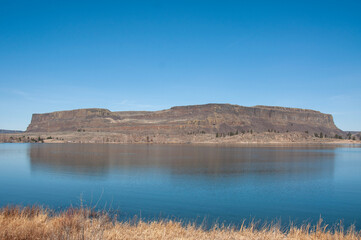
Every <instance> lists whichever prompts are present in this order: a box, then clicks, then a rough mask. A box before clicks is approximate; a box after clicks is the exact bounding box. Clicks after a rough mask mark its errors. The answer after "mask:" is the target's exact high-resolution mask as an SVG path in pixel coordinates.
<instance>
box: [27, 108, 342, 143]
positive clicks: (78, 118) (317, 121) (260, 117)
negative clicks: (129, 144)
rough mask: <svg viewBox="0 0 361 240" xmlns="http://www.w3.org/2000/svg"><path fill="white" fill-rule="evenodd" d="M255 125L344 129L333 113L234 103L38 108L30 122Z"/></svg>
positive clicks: (58, 125) (139, 128)
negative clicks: (111, 108)
mask: <svg viewBox="0 0 361 240" xmlns="http://www.w3.org/2000/svg"><path fill="white" fill-rule="evenodd" d="M250 130H252V131H254V132H267V131H272V132H288V131H289V132H291V131H297V132H305V131H308V132H309V133H321V132H322V133H323V134H327V135H328V136H333V135H335V134H339V135H343V132H342V131H341V130H340V129H338V128H337V127H336V126H335V124H334V122H333V118H332V116H331V115H330V114H324V113H321V112H318V111H314V110H307V109H298V108H286V107H272V106H254V107H243V106H239V105H231V104H205V105H190V106H177V107H172V108H170V109H167V110H161V111H153V112H151V111H126V112H111V111H109V110H107V109H99V108H94V109H78V110H71V111H60V112H53V113H45V114H33V117H32V120H31V123H30V125H29V127H28V128H27V131H28V132H63V131H87V132H89V131H90V132H96V131H101V132H122V133H139V134H145V133H146V134H158V133H159V134H172V135H173V134H175V135H177V134H189V133H229V132H236V131H239V132H242V131H250Z"/></svg>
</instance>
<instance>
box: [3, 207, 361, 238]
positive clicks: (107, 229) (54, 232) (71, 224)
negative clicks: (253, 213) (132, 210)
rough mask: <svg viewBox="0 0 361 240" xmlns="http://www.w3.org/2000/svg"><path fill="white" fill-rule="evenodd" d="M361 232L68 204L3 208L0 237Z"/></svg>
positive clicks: (297, 235)
mask: <svg viewBox="0 0 361 240" xmlns="http://www.w3.org/2000/svg"><path fill="white" fill-rule="evenodd" d="M360 238H361V231H358V230H356V229H355V227H354V226H350V227H349V228H348V229H345V228H344V227H343V226H342V224H338V225H334V227H329V226H328V225H327V224H323V223H322V219H320V220H319V221H318V223H317V224H315V225H311V224H310V223H305V224H303V225H301V226H294V225H293V224H292V223H290V224H289V226H288V227H281V225H280V224H279V223H277V222H271V223H269V224H265V225H261V226H259V225H257V223H254V222H250V223H249V224H245V221H244V220H243V221H242V220H240V227H238V228H235V227H232V226H224V225H214V226H213V227H211V228H209V229H205V228H204V227H202V226H197V224H195V223H185V222H182V221H181V220H180V221H178V220H158V221H143V220H141V219H140V220H137V219H134V220H131V221H118V220H116V218H112V217H110V216H109V215H108V214H107V213H106V212H97V211H93V210H92V209H89V208H68V209H66V210H64V211H62V212H54V211H53V210H51V209H47V208H42V207H39V206H33V207H23V208H22V207H3V208H1V209H0V239H3V240H8V239H9V240H10V239H30V240H31V239H195V240H203V239H220V240H222V239H274V240H278V239H340V240H342V239H347V240H348V239H360Z"/></svg>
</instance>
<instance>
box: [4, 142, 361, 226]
mask: <svg viewBox="0 0 361 240" xmlns="http://www.w3.org/2000/svg"><path fill="white" fill-rule="evenodd" d="M33 204H40V205H43V206H47V207H51V208H54V209H57V210H62V209H65V208H66V207H69V206H80V205H86V206H92V207H96V208H97V209H107V210H109V209H110V211H111V212H112V211H116V212H117V213H118V217H119V218H120V219H129V218H133V217H134V216H136V215H137V216H140V217H142V218H144V219H147V220H149V219H160V218H175V219H182V220H184V221H196V222H198V223H200V222H205V223H206V224H211V223H214V222H219V223H226V224H234V225H238V224H240V222H241V221H242V220H243V219H248V220H252V219H255V220H260V221H272V220H278V221H281V222H282V223H284V224H288V223H289V222H290V221H292V222H294V223H296V224H301V223H303V222H304V221H308V222H312V223H315V222H316V221H317V220H318V219H319V218H320V216H322V218H323V219H324V221H325V222H326V223H329V224H334V223H336V222H337V221H339V220H342V221H343V223H344V224H345V225H346V226H349V225H350V224H355V225H356V228H357V229H361V148H360V146H359V145H358V146H347V145H345V146H341V145H339V146H336V145H317V146H311V145H303V146H302V145H291V146H276V145H275V146H271V145H269V146H262V145H261V146H252V145H246V146H209V145H146V144H134V145H116V144H0V205H1V206H6V205H33Z"/></svg>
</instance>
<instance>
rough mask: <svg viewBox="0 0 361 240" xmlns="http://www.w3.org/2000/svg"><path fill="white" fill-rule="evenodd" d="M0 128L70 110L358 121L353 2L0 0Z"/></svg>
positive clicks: (359, 14)
mask: <svg viewBox="0 0 361 240" xmlns="http://www.w3.org/2000/svg"><path fill="white" fill-rule="evenodd" d="M0 83H1V84H0V112H1V115H0V128H4V129H20V130H25V129H26V127H27V125H28V124H29V123H30V120H31V114H32V113H43V112H51V111H58V110H70V109H76V108H91V107H99V108H108V109H110V110H119V111H121V110H160V109H165V108H169V107H171V106H175V105H190V104H204V103H232V104H239V105H244V106H253V105H258V104H262V105H279V106H287V107H299V108H310V109H315V110H319V111H321V112H325V113H331V114H333V116H334V119H335V122H336V125H337V126H338V127H340V128H341V129H343V130H361V1H359V0H358V1H256V0H252V1H251V0H250V1H241V0H239V1H209V0H208V1H169V0H168V1H65V0H62V1H16V0H8V1H4V0H0Z"/></svg>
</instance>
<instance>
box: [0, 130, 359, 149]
mask: <svg viewBox="0 0 361 240" xmlns="http://www.w3.org/2000/svg"><path fill="white" fill-rule="evenodd" d="M150 135H151V134H147V133H144V134H129V133H119V132H116V133H114V132H36V133H35V132H34V133H33V132H24V133H16V134H14V133H12V134H9V133H1V134H0V143H99V144H109V143H110V144H197V145H212V146H217V145H225V146H230V145H235V146H247V145H277V146H280V145H351V146H357V145H361V140H360V139H355V140H352V139H335V138H318V137H314V136H312V135H310V134H306V133H300V132H289V133H268V132H262V133H245V134H239V135H235V136H226V137H216V135H215V134H197V135H191V136H190V135H186V134H184V135H175V134H174V135H169V134H152V135H151V137H149V136H150Z"/></svg>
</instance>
